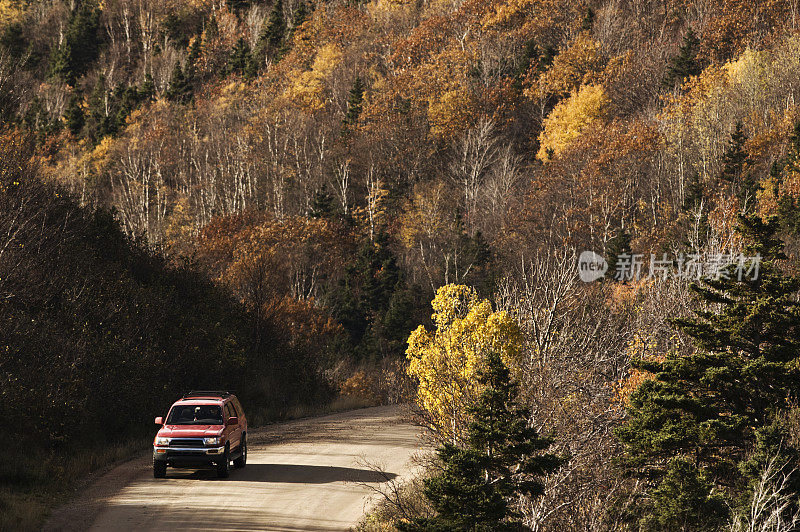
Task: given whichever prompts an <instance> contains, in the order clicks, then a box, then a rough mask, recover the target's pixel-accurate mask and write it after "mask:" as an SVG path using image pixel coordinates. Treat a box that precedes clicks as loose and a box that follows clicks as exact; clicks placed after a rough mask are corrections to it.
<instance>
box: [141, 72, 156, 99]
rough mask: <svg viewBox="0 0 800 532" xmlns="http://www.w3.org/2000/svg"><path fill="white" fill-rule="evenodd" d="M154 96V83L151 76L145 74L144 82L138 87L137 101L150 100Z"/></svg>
mask: <svg viewBox="0 0 800 532" xmlns="http://www.w3.org/2000/svg"><path fill="white" fill-rule="evenodd" d="M155 96H156V84H155V82H154V81H153V76H151V75H150V74H146V75H145V77H144V83H142V86H141V87H139V101H140V102H143V103H146V102H151V101H153V99H154V98H155Z"/></svg>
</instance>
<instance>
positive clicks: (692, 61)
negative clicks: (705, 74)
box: [663, 28, 703, 89]
mask: <svg viewBox="0 0 800 532" xmlns="http://www.w3.org/2000/svg"><path fill="white" fill-rule="evenodd" d="M699 47H700V41H699V40H698V39H697V35H695V33H694V31H693V30H692V29H691V28H689V31H688V32H686V36H685V37H684V38H683V44H682V45H681V47H680V49H679V50H678V54H677V55H676V56H674V57H673V58H672V59H671V60H670V62H669V66H667V72H666V74H665V75H664V81H663V85H664V87H665V88H667V89H672V88H675V87H680V86H681V84H682V83H683V80H685V79H686V78H688V77H689V76H696V75H698V74H700V72H702V70H703V68H702V66H701V65H700V63H699V62H698V60H697V50H698V48H699Z"/></svg>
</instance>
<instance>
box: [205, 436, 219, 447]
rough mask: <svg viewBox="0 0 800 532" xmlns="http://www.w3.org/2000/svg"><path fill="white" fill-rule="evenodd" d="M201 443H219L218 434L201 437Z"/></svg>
mask: <svg viewBox="0 0 800 532" xmlns="http://www.w3.org/2000/svg"><path fill="white" fill-rule="evenodd" d="M203 444H205V445H219V436H214V437H213V438H203Z"/></svg>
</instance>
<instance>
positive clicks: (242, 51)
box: [226, 37, 253, 76]
mask: <svg viewBox="0 0 800 532" xmlns="http://www.w3.org/2000/svg"><path fill="white" fill-rule="evenodd" d="M252 63H253V58H252V56H251V54H250V44H248V42H247V40H246V39H245V38H244V37H240V38H239V40H238V41H236V44H235V45H234V46H233V49H232V50H231V55H230V57H229V58H228V65H227V67H226V70H227V72H228V73H229V74H239V75H240V76H247V75H248V74H249V73H250V72H251V68H250V65H252Z"/></svg>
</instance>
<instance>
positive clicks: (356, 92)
mask: <svg viewBox="0 0 800 532" xmlns="http://www.w3.org/2000/svg"><path fill="white" fill-rule="evenodd" d="M363 104H364V84H363V83H362V81H361V77H360V76H356V80H355V81H354V82H353V88H352V89H350V97H349V98H348V100H347V113H345V116H344V120H343V122H344V124H345V125H353V124H355V123H356V122H358V117H359V116H361V111H362V108H363Z"/></svg>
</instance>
